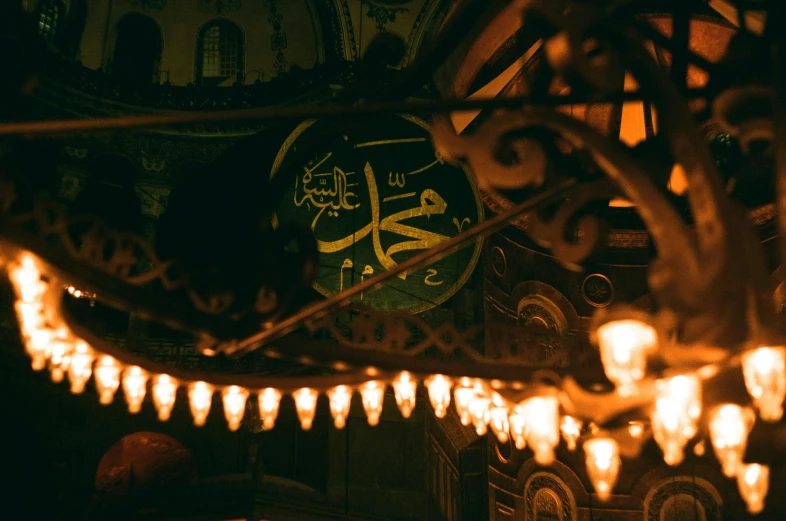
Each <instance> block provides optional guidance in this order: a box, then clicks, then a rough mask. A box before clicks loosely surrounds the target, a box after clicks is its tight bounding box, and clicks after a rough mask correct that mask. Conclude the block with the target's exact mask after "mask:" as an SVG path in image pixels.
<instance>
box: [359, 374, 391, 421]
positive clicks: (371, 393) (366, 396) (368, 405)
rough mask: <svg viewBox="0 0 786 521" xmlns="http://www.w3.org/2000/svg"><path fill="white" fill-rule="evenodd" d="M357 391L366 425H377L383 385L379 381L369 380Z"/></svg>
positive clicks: (380, 411)
mask: <svg viewBox="0 0 786 521" xmlns="http://www.w3.org/2000/svg"><path fill="white" fill-rule="evenodd" d="M359 390H360V397H361V399H362V402H363V410H364V411H366V418H367V419H368V424H369V425H371V426H372V427H373V426H375V425H378V424H379V417H380V416H381V415H382V404H383V402H384V398H385V383H384V382H382V381H379V380H371V381H370V382H366V383H364V384H363V385H361V386H360V389H359Z"/></svg>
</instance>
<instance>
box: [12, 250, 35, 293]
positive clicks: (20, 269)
mask: <svg viewBox="0 0 786 521" xmlns="http://www.w3.org/2000/svg"><path fill="white" fill-rule="evenodd" d="M9 268H10V269H9V278H10V279H11V282H13V283H14V285H15V286H16V287H17V288H18V289H19V288H25V287H29V286H33V285H35V284H36V283H38V282H39V281H40V280H41V272H40V271H39V270H38V266H37V265H36V261H35V259H34V258H33V256H32V255H24V256H23V257H22V258H21V259H20V262H19V264H16V265H13V266H9Z"/></svg>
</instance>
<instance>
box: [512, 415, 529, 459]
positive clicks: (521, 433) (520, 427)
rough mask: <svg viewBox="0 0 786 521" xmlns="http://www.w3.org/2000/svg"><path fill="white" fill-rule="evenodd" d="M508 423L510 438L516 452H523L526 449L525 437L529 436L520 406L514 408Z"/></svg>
mask: <svg viewBox="0 0 786 521" xmlns="http://www.w3.org/2000/svg"><path fill="white" fill-rule="evenodd" d="M508 421H509V423H510V437H511V438H513V442H514V443H515V444H516V448H517V449H518V450H524V449H525V448H526V447H527V436H528V435H529V426H528V425H527V419H526V418H525V417H524V412H523V410H522V408H521V406H520V405H519V406H516V408H515V409H514V411H513V412H512V413H511V414H510V416H509V417H508Z"/></svg>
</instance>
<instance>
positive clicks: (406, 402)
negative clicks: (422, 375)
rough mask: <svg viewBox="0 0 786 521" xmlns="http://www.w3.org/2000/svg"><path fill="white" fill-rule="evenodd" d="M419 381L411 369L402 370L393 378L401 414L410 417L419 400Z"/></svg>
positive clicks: (394, 391) (394, 390)
mask: <svg viewBox="0 0 786 521" xmlns="http://www.w3.org/2000/svg"><path fill="white" fill-rule="evenodd" d="M417 390H418V382H417V380H415V378H414V377H413V376H412V374H411V373H410V372H409V371H402V372H400V373H399V374H398V376H396V379H395V380H393V393H394V394H395V397H396V405H398V410H399V411H401V416H403V417H404V418H409V417H410V416H412V411H413V410H414V409H415V403H416V401H417Z"/></svg>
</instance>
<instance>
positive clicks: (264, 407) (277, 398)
mask: <svg viewBox="0 0 786 521" xmlns="http://www.w3.org/2000/svg"><path fill="white" fill-rule="evenodd" d="M257 404H258V405H259V417H260V418H262V429H263V430H266V431H269V430H270V429H272V428H273V427H274V426H275V425H276V418H277V417H278V408H279V405H280V404H281V391H279V390H278V389H274V388H272V387H268V388H266V389H263V390H262V391H260V392H259V395H258V396H257Z"/></svg>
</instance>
